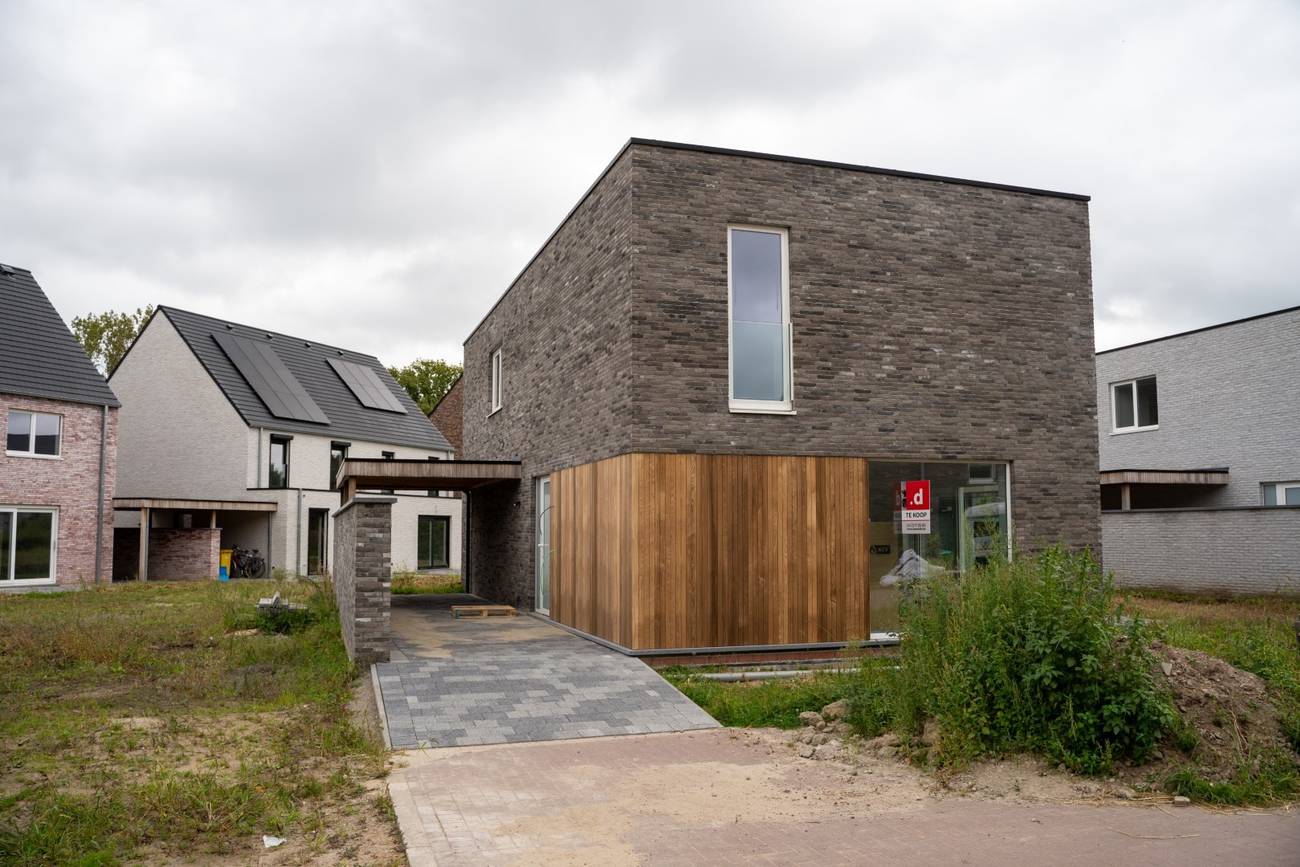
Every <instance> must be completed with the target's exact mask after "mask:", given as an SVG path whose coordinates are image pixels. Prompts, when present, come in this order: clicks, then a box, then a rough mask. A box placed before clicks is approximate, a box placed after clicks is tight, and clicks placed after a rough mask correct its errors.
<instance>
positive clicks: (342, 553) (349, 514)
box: [334, 496, 397, 665]
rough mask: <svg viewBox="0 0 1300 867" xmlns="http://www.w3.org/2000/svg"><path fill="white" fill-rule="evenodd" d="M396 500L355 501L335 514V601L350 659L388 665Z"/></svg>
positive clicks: (385, 498)
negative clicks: (394, 508)
mask: <svg viewBox="0 0 1300 867" xmlns="http://www.w3.org/2000/svg"><path fill="white" fill-rule="evenodd" d="M396 502H397V498H396V497H370V496H361V497H354V498H352V499H350V500H348V501H347V502H346V503H344V504H343V505H342V506H341V507H340V508H339V510H338V511H337V512H335V513H334V597H335V599H336V600H337V601H338V606H339V624H340V625H341V626H342V628H343V643H344V645H346V646H347V649H348V656H349V657H350V658H351V659H352V660H353V661H354V662H356V663H359V664H361V665H370V664H371V663H374V662H387V661H388V654H389V649H390V648H391V646H392V637H393V636H392V623H391V621H390V618H389V604H390V602H391V598H392V587H393V578H392V549H393V514H392V511H393V503H396Z"/></svg>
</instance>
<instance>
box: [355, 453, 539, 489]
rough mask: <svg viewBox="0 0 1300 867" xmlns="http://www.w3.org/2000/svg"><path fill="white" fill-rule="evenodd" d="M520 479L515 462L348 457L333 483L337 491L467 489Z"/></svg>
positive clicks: (517, 462) (520, 473) (518, 469)
mask: <svg viewBox="0 0 1300 867" xmlns="http://www.w3.org/2000/svg"><path fill="white" fill-rule="evenodd" d="M521 478H523V471H522V470H521V469H520V465H519V461H419V460H384V459H383V458H348V459H347V460H345V461H344V462H343V464H342V465H341V466H340V467H339V469H338V474H337V475H336V476H335V477H334V484H335V487H337V488H338V489H339V490H341V491H347V490H348V488H349V486H351V489H352V490H354V491H355V490H358V489H361V490H370V489H373V488H379V489H381V490H385V491H471V490H473V489H474V488H479V487H482V486H483V485H491V484H496V483H498V482H510V481H518V480H519V479H521Z"/></svg>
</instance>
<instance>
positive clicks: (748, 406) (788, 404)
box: [727, 223, 795, 415]
mask: <svg viewBox="0 0 1300 867" xmlns="http://www.w3.org/2000/svg"><path fill="white" fill-rule="evenodd" d="M733 231H742V232H764V233H766V234H769V235H779V236H780V238H781V325H782V328H783V329H784V330H785V370H784V376H785V399H784V400H738V399H737V398H736V397H735V394H736V382H735V375H734V370H735V365H734V364H733V363H732V360H733V357H734V352H735V346H734V338H733V334H732V331H733V325H734V321H735V320H734V318H733V316H732V310H733V309H734V306H735V304H734V292H733V287H732V285H731V233H732V232H733ZM727 406H728V408H729V409H730V410H731V411H732V412H737V413H768V414H772V415H795V409H794V327H793V325H791V318H790V232H789V230H787V229H782V228H780V227H777V226H755V225H749V224H745V223H729V224H728V225H727Z"/></svg>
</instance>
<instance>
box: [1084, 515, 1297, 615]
mask: <svg viewBox="0 0 1300 867" xmlns="http://www.w3.org/2000/svg"><path fill="white" fill-rule="evenodd" d="M1101 533H1102V553H1103V558H1102V559H1103V563H1104V564H1105V567H1106V569H1108V570H1110V571H1112V572H1114V573H1115V579H1116V582H1117V583H1119V584H1120V585H1122V586H1127V587H1143V588H1158V589H1162V590H1176V591H1179V592H1190V593H1206V594H1232V595H1242V594H1247V595H1256V594H1267V593H1290V594H1298V593H1300V508H1295V507H1292V508H1262V507H1257V508H1244V509H1210V510H1195V511H1190V510H1153V511H1138V512H1106V513H1104V514H1103V515H1102V516H1101Z"/></svg>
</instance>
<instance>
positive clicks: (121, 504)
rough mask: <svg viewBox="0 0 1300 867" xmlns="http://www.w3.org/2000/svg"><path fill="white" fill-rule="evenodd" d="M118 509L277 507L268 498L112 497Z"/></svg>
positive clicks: (262, 509) (265, 509)
mask: <svg viewBox="0 0 1300 867" xmlns="http://www.w3.org/2000/svg"><path fill="white" fill-rule="evenodd" d="M113 508H114V509H115V510H118V511H125V510H128V509H130V510H135V509H184V510H193V511H196V512H197V511H205V510H206V511H213V510H215V511H218V512H274V511H276V510H277V509H278V508H279V507H278V506H277V505H276V504H275V503H274V502H271V501H268V500H184V499H179V498H175V497H114V498H113Z"/></svg>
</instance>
